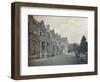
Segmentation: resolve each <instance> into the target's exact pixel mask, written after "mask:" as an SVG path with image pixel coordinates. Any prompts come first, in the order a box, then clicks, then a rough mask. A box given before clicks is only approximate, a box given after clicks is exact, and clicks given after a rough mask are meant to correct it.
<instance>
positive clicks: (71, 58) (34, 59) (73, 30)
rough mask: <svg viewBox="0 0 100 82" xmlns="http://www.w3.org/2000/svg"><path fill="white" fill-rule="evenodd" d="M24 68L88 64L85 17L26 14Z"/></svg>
mask: <svg viewBox="0 0 100 82" xmlns="http://www.w3.org/2000/svg"><path fill="white" fill-rule="evenodd" d="M28 53H29V54H28V66H49V65H50V66H51V65H74V64H76V65H77V64H87V63H88V18H87V17H70V16H65V17H64V16H46V15H44V16H38V15H28Z"/></svg>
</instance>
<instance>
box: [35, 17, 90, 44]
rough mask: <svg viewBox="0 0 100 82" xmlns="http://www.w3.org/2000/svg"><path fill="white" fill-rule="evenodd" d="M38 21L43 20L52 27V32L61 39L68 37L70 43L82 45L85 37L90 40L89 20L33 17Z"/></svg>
mask: <svg viewBox="0 0 100 82" xmlns="http://www.w3.org/2000/svg"><path fill="white" fill-rule="evenodd" d="M33 17H34V18H35V19H36V20H37V21H39V22H40V21H41V20H43V21H44V23H45V25H48V24H49V25H50V30H52V29H54V31H55V33H58V34H60V35H61V37H67V39H68V43H80V41H81V38H82V36H83V35H85V36H86V38H87V39H88V18H86V17H67V16H66V17H63V16H33Z"/></svg>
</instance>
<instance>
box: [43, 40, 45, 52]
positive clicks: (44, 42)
mask: <svg viewBox="0 0 100 82" xmlns="http://www.w3.org/2000/svg"><path fill="white" fill-rule="evenodd" d="M44 50H45V42H42V51H44Z"/></svg>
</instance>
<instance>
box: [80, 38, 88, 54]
mask: <svg viewBox="0 0 100 82" xmlns="http://www.w3.org/2000/svg"><path fill="white" fill-rule="evenodd" d="M87 51H88V43H87V40H86V37H85V36H83V37H82V39H81V43H80V52H81V53H83V54H85V53H86V52H87Z"/></svg>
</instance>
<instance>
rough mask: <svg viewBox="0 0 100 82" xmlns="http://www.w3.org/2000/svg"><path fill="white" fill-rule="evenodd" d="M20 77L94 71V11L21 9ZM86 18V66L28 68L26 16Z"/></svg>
mask: <svg viewBox="0 0 100 82" xmlns="http://www.w3.org/2000/svg"><path fill="white" fill-rule="evenodd" d="M20 12H21V13H20V15H21V17H20V20H21V22H20V24H21V26H20V27H21V28H20V34H21V37H20V43H21V44H20V75H40V74H54V73H74V72H89V71H94V11H85V10H71V9H54V8H53V9H52V8H36V7H21V9H20ZM29 14H32V15H55V16H77V17H88V64H84V65H62V66H39V67H38V66H36V67H34V66H33V67H28V15H29Z"/></svg>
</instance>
